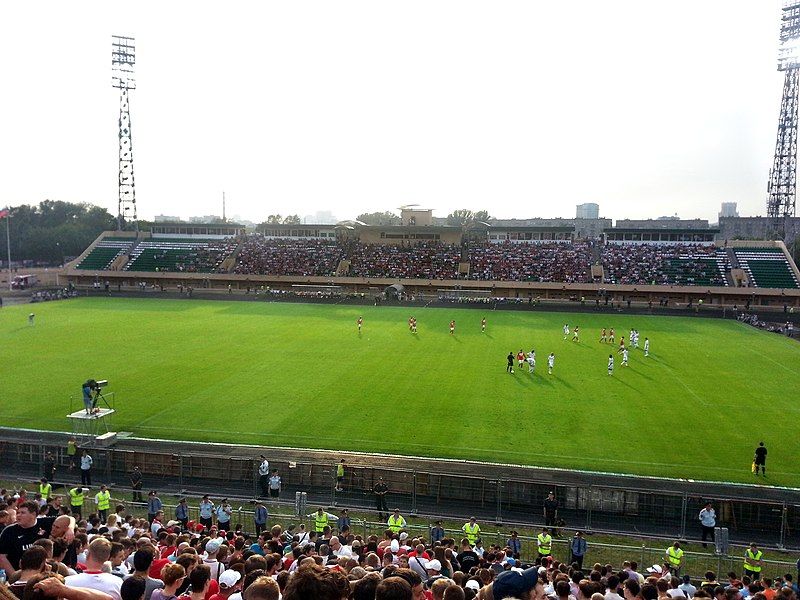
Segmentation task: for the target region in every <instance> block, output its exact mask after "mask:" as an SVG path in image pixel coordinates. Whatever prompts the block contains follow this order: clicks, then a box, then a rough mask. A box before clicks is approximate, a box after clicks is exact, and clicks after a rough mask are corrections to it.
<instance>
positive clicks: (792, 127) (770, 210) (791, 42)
mask: <svg viewBox="0 0 800 600" xmlns="http://www.w3.org/2000/svg"><path fill="white" fill-rule="evenodd" d="M778 70H779V71H784V72H785V76H784V79H783V98H782V99H781V113H780V116H779V117H778V137H777V140H776V141H775V157H774V159H773V162H772V168H771V169H770V172H769V182H768V183H767V217H768V218H769V219H770V220H771V221H772V224H773V226H774V227H775V231H776V233H777V234H778V235H779V236H780V237H781V239H783V237H784V236H785V232H786V220H787V219H788V218H789V217H793V216H794V214H795V196H796V192H797V109H798V99H800V1H799V0H784V3H783V8H782V10H781V33H780V45H779V47H778Z"/></svg>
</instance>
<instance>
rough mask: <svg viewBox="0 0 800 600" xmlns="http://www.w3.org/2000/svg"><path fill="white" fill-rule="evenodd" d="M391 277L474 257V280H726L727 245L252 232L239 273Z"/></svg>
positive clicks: (435, 272) (426, 273) (448, 272)
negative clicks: (342, 265) (403, 240)
mask: <svg viewBox="0 0 800 600" xmlns="http://www.w3.org/2000/svg"><path fill="white" fill-rule="evenodd" d="M342 259H347V260H348V261H349V269H347V270H346V271H343V272H342V273H341V274H346V275H349V276H353V277H383V278H391V279H398V278H399V279H428V280H437V279H460V278H463V277H464V275H463V274H460V273H459V263H460V262H462V260H463V261H467V262H469V276H468V278H469V279H472V280H479V281H534V282H560V283H590V282H592V273H591V267H592V265H593V264H598V263H599V264H601V265H602V266H603V267H604V273H605V280H606V282H608V283H612V284H613V283H617V284H632V285H650V284H662V285H725V284H726V283H725V270H726V269H727V268H728V263H727V259H726V256H725V254H724V251H722V250H717V249H715V248H714V247H713V246H704V245H698V244H605V245H603V246H598V245H596V244H595V243H593V242H586V241H577V242H542V243H513V242H510V241H506V242H503V243H499V244H495V243H488V242H484V243H480V242H478V243H470V244H469V246H468V248H467V249H466V250H465V249H464V248H462V247H461V246H459V245H449V244H444V243H441V242H438V241H428V242H418V243H412V244H409V245H396V244H364V243H360V242H358V241H349V242H347V243H340V242H335V241H332V240H331V241H327V240H326V241H322V240H307V239H303V240H286V239H268V238H265V237H263V236H260V235H256V236H250V237H249V238H248V239H247V241H246V242H245V244H244V247H243V249H242V251H241V253H240V255H239V257H238V260H237V264H236V268H235V270H234V272H235V273H239V274H258V275H295V276H332V275H335V274H336V271H337V268H338V266H339V262H340V261H341V260H342Z"/></svg>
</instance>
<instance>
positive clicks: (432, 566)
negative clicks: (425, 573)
mask: <svg viewBox="0 0 800 600" xmlns="http://www.w3.org/2000/svg"><path fill="white" fill-rule="evenodd" d="M425 568H426V569H428V570H429V571H441V570H442V563H440V562H439V561H438V560H436V559H435V558H434V559H433V560H429V561H428V564H426V565H425Z"/></svg>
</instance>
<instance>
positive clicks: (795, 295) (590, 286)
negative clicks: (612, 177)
mask: <svg viewBox="0 0 800 600" xmlns="http://www.w3.org/2000/svg"><path fill="white" fill-rule="evenodd" d="M65 278H66V280H67V281H68V282H71V283H73V284H74V285H77V286H89V287H90V286H92V285H93V284H94V283H95V282H101V283H104V282H105V281H108V282H109V284H110V286H111V287H112V288H113V289H115V290H117V291H126V290H134V289H136V287H137V285H138V284H139V283H140V282H145V283H147V284H148V285H154V286H156V287H159V286H163V287H164V289H170V290H174V289H176V288H177V287H178V286H179V285H182V286H184V287H186V286H191V287H193V288H195V289H197V290H216V291H220V292H222V291H227V289H228V286H229V285H230V286H231V287H232V288H233V289H235V290H246V289H248V288H252V289H255V288H260V287H261V286H264V287H265V288H270V289H273V290H275V289H278V290H285V291H292V290H293V289H294V287H293V286H302V285H311V286H338V287H339V288H340V289H341V291H342V292H343V293H351V294H366V295H369V296H374V295H378V294H380V293H382V292H383V290H384V289H385V288H386V287H387V286H390V285H394V284H397V283H399V284H402V285H403V286H404V287H405V290H406V293H407V294H415V295H416V294H423V295H426V296H432V297H436V296H437V295H438V291H439V290H449V291H453V290H469V291H472V292H475V291H483V292H488V293H489V295H491V296H493V297H502V298H520V299H523V300H528V299H530V300H531V301H533V300H536V299H539V300H542V301H548V300H565V301H569V300H572V301H574V302H581V298H583V302H584V303H585V304H587V305H589V304H594V303H595V302H596V301H597V300H599V301H600V302H601V303H605V298H606V296H608V297H609V302H611V303H627V301H628V300H629V299H630V300H631V302H632V303H637V304H642V303H643V304H647V303H648V302H652V303H653V304H654V305H656V306H658V304H659V301H660V300H662V299H667V300H668V301H669V303H670V305H672V306H674V305H676V304H682V305H685V304H687V303H688V302H689V301H690V300H691V301H692V302H693V304H699V303H700V301H701V300H702V304H703V305H706V306H725V307H731V308H732V307H733V306H738V307H740V308H743V307H745V305H747V304H748V303H749V304H750V306H754V307H755V306H758V307H777V308H782V307H783V306H784V305H786V306H787V307H792V308H797V307H800V290H789V289H787V290H782V289H771V288H742V287H706V286H671V285H611V284H596V283H557V282H553V283H542V282H531V281H495V282H488V281H473V280H457V279H452V280H427V279H389V278H364V277H292V276H274V275H233V274H228V273H172V272H169V273H139V272H131V271H80V270H76V269H73V268H70V269H67V270H66V271H65Z"/></svg>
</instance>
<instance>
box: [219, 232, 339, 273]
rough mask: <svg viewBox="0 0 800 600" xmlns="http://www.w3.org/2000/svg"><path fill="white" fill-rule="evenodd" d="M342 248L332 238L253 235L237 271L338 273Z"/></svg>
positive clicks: (238, 263)
mask: <svg viewBox="0 0 800 600" xmlns="http://www.w3.org/2000/svg"><path fill="white" fill-rule="evenodd" d="M341 258H342V248H341V247H340V246H339V245H337V244H336V242H333V241H330V242H329V241H320V240H286V239H272V238H266V237H264V236H260V235H254V236H250V237H249V238H248V239H247V241H246V242H245V243H244V244H243V246H242V249H241V251H240V252H239V256H238V257H237V260H236V267H235V268H234V273H239V274H247V275H305V276H328V275H333V274H334V273H335V272H336V268H337V266H338V265H339V260H340V259H341Z"/></svg>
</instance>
